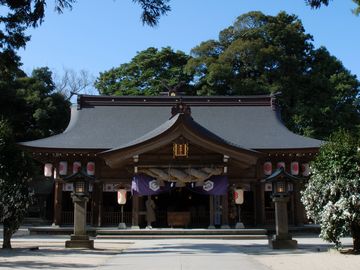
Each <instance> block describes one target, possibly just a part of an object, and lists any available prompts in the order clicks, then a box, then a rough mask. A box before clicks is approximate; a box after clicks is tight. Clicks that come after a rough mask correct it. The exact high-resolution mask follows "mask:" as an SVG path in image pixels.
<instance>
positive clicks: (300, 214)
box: [294, 183, 305, 226]
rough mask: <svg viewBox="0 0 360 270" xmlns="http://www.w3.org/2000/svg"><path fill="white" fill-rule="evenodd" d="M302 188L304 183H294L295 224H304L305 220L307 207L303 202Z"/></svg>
mask: <svg viewBox="0 0 360 270" xmlns="http://www.w3.org/2000/svg"><path fill="white" fill-rule="evenodd" d="M301 189H302V184H300V183H294V216H295V225H297V226H299V225H303V224H304V221H305V209H304V205H303V204H302V202H301V194H300V191H301Z"/></svg>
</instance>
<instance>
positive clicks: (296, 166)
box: [291, 161, 299, 175]
mask: <svg viewBox="0 0 360 270" xmlns="http://www.w3.org/2000/svg"><path fill="white" fill-rule="evenodd" d="M291 174H292V175H299V162H297V161H293V162H291Z"/></svg>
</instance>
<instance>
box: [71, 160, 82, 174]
mask: <svg viewBox="0 0 360 270" xmlns="http://www.w3.org/2000/svg"><path fill="white" fill-rule="evenodd" d="M80 169H81V162H80V161H75V162H74V163H73V173H77V172H78V171H79V170H80Z"/></svg>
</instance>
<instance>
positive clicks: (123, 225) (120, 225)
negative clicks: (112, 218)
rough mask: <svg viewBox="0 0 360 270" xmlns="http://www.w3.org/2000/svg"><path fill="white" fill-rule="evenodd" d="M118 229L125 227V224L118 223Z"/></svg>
mask: <svg viewBox="0 0 360 270" xmlns="http://www.w3.org/2000/svg"><path fill="white" fill-rule="evenodd" d="M118 228H119V229H126V224H125V223H123V222H122V223H119V226H118Z"/></svg>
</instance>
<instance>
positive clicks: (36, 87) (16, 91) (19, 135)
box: [0, 68, 70, 141]
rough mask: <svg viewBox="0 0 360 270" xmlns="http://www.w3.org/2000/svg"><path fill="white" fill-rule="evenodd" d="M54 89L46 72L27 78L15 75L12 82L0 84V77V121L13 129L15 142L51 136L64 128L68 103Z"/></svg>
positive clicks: (23, 74)
mask: <svg viewBox="0 0 360 270" xmlns="http://www.w3.org/2000/svg"><path fill="white" fill-rule="evenodd" d="M54 89H55V85H54V82H53V80H52V73H51V71H50V70H49V69H48V68H38V69H35V70H34V71H33V72H32V74H31V76H27V75H26V74H25V73H23V72H21V71H18V74H17V75H16V76H14V77H13V78H12V80H1V73H0V97H1V98H0V117H2V118H3V119H7V120H8V122H9V124H10V125H11V126H12V127H13V132H14V136H15V139H16V140H17V141H24V140H31V139H38V138H42V137H46V136H50V135H55V134H57V133H60V132H62V131H63V130H64V128H65V127H66V126H67V123H68V121H69V118H70V102H69V101H67V100H66V98H65V97H64V96H63V95H62V94H61V93H57V92H55V91H54Z"/></svg>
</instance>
